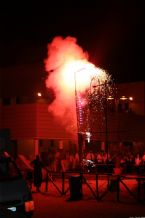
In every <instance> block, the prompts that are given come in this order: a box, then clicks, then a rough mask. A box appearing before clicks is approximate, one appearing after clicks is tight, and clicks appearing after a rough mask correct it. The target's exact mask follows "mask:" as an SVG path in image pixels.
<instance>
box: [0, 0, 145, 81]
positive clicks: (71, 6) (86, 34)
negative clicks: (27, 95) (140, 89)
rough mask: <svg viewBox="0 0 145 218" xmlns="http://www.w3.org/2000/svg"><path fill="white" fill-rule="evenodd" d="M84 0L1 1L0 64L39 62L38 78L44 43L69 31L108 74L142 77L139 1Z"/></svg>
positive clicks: (144, 36)
mask: <svg viewBox="0 0 145 218" xmlns="http://www.w3.org/2000/svg"><path fill="white" fill-rule="evenodd" d="M88 2H89V1H88ZM88 2H87V3H84V2H83V4H82V2H79V1H78V2H77V3H75V1H66V2H65V3H64V2H63V1H61V3H60V1H59V4H58V2H57V1H54V2H51V1H48V3H47V4H42V3H41V2H39V3H36V2H35V5H32V4H30V3H28V4H26V3H25V4H23V2H21V1H20V3H19V5H18V4H15V5H10V4H7V5H5V4H3V5H1V7H0V68H1V69H4V68H5V69H6V68H9V69H10V67H14V66H20V65H28V64H35V63H40V65H41V66H42V70H40V71H39V73H38V74H39V75H37V76H36V77H35V79H40V78H41V77H42V71H43V70H44V69H43V61H44V59H45V58H46V55H47V44H48V43H50V42H51V40H52V39H53V37H55V36H58V35H60V36H64V37H66V36H73V37H76V38H77V40H78V44H79V45H80V46H81V47H82V48H83V49H84V50H86V51H88V53H89V60H90V61H92V62H93V63H94V64H96V65H97V66H99V67H101V68H103V69H105V70H107V71H108V72H109V73H110V74H112V75H113V77H114V79H115V81H116V82H117V83H118V82H119V83H120V82H133V81H141V80H144V75H143V74H144V68H145V67H144V64H145V63H144V40H145V7H144V4H143V1H142V0H136V1H133V0H132V1H131V0H130V1H129V0H128V1H127V0H126V1H123V0H122V1H121V0H120V1H119V0H118V1H110V0H108V1H107V0H106V1H101V0H100V1H96V3H92V4H91V1H90V3H88ZM1 74H2V72H1V71H0V79H1V84H3V81H2V79H3V78H4V77H3V76H2V75H1ZM6 74H8V75H10V74H12V72H10V71H8V72H7V73H6ZM8 75H7V76H8ZM27 76H28V75H27ZM29 76H30V78H31V79H30V80H31V81H33V76H32V75H30V74H29ZM14 77H15V76H14ZM27 79H28V77H27ZM5 80H7V82H8V77H7V78H6V75H5Z"/></svg>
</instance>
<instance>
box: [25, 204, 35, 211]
mask: <svg viewBox="0 0 145 218" xmlns="http://www.w3.org/2000/svg"><path fill="white" fill-rule="evenodd" d="M33 210H34V201H26V202H25V211H26V212H30V211H33Z"/></svg>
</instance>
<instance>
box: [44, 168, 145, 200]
mask: <svg viewBox="0 0 145 218" xmlns="http://www.w3.org/2000/svg"><path fill="white" fill-rule="evenodd" d="M74 175H78V176H80V178H81V182H82V192H83V190H84V186H87V187H88V189H89V191H90V193H91V195H92V196H93V198H94V199H96V200H97V201H100V200H103V198H105V196H106V195H107V194H108V193H111V192H113V193H115V195H116V201H117V202H121V193H122V187H124V190H126V191H127V193H128V194H129V195H130V196H132V199H134V200H135V201H136V202H138V203H143V204H144V203H145V176H139V175H116V174H112V173H104V174H100V173H87V172H78V171H76V172H60V173H56V172H54V171H48V170H47V175H46V180H45V191H46V192H49V189H48V184H49V183H51V184H52V185H53V186H54V187H55V189H56V191H57V192H58V193H59V195H61V196H64V195H66V194H67V193H68V192H69V191H70V186H69V179H70V178H71V177H73V176H74ZM90 177H93V180H94V182H95V183H94V186H92V184H91V183H90V182H89V181H90ZM58 178H59V179H61V187H60V186H59V185H58V180H57V179H58ZM100 181H105V186H104V189H103V191H102V186H101V185H100V184H99V183H100ZM126 181H127V183H129V181H135V182H136V184H135V187H136V188H135V189H134V188H133V189H132V188H130V185H129V184H127V183H126Z"/></svg>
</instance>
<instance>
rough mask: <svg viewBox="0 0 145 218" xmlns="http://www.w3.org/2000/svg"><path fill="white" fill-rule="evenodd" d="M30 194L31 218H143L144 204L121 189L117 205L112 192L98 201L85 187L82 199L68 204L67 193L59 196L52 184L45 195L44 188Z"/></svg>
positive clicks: (144, 215) (68, 194) (131, 184)
mask: <svg viewBox="0 0 145 218" xmlns="http://www.w3.org/2000/svg"><path fill="white" fill-rule="evenodd" d="M58 183H59V182H58ZM91 183H92V184H93V181H90V184H91ZM103 183H104V182H103V181H102V183H101V184H100V186H101V185H102V186H103V185H104V184H103ZM56 184H57V181H56ZM134 184H135V182H134V181H132V182H131V183H130V184H129V186H130V187H133V186H134ZM58 185H59V184H58ZM32 191H33V197H34V202H35V213H34V216H33V218H39V217H43V218H66V217H67V218H68V217H69V218H132V217H134V218H145V204H142V203H139V202H137V201H136V200H135V199H134V198H133V197H132V196H131V195H130V194H129V193H128V192H127V191H125V190H123V189H122V191H121V198H120V202H117V201H116V193H115V192H110V193H109V192H108V193H107V195H106V196H105V197H104V198H103V199H102V200H101V201H97V200H96V199H95V198H94V196H93V195H92V193H91V192H90V190H89V188H88V187H87V186H85V187H83V198H82V199H81V200H76V201H69V197H70V193H69V191H68V192H67V193H66V195H64V196H60V194H59V192H58V191H57V190H56V188H55V187H54V186H53V185H52V184H51V183H50V184H49V185H48V190H47V192H46V191H45V184H43V186H42V188H41V193H36V192H35V189H34V187H33V189H32Z"/></svg>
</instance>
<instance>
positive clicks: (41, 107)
mask: <svg viewBox="0 0 145 218" xmlns="http://www.w3.org/2000/svg"><path fill="white" fill-rule="evenodd" d="M49 103H50V102H49V101H48V99H46V98H45V97H43V96H41V95H38V96H37V98H36V96H35V98H33V100H32V99H30V98H26V97H25V98H24V97H23V98H22V97H19V101H18V97H15V98H14V97H13V98H9V99H8V98H7V101H5V99H2V98H1V103H0V129H1V130H3V129H9V131H10V141H11V145H10V146H11V152H12V153H13V154H14V155H17V154H23V155H25V156H26V157H28V158H30V159H31V158H32V157H34V155H35V154H37V153H38V152H41V153H42V154H43V155H44V156H45V155H47V153H49V152H56V150H57V149H59V148H60V149H64V150H65V151H68V150H71V151H72V150H76V149H77V147H76V145H75V144H74V141H73V138H72V135H71V134H70V133H68V132H67V131H66V129H65V128H64V127H63V125H62V124H61V123H60V122H59V120H58V119H56V117H54V116H53V114H51V113H50V112H48V107H49ZM107 103H108V106H107V129H106V127H105V129H104V131H103V132H101V133H100V132H99V131H98V130H97V131H96V132H95V127H94V132H95V144H96V145H97V144H98V149H100V148H101V147H102V146H103V143H104V141H105V140H106V130H107V140H108V142H109V146H110V149H114V150H115V149H116V144H118V145H119V146H120V144H121V143H123V144H124V145H126V146H128V145H130V144H132V145H134V146H137V147H138V148H137V149H142V150H145V148H144V145H145V82H135V83H126V84H125V83H124V84H118V85H117V95H116V97H115V99H111V98H110V99H109V98H108V100H107ZM96 141H97V143H96ZM92 144H93V143H92ZM96 145H95V146H96ZM93 146H94V145H93Z"/></svg>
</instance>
